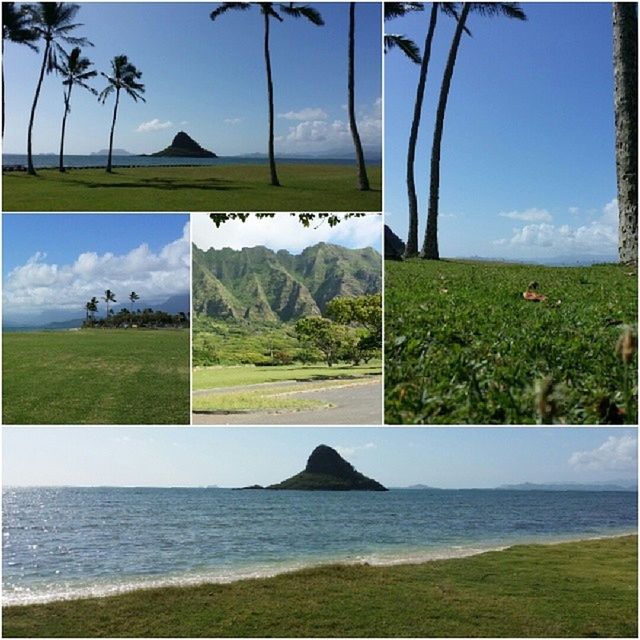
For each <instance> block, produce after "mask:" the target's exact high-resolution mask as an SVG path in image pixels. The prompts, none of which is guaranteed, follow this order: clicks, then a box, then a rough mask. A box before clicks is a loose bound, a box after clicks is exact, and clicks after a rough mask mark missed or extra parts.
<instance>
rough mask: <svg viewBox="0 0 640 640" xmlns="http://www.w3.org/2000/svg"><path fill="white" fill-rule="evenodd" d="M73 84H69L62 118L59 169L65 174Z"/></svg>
mask: <svg viewBox="0 0 640 640" xmlns="http://www.w3.org/2000/svg"><path fill="white" fill-rule="evenodd" d="M72 87H73V83H71V84H69V91H68V92H67V93H66V94H65V96H64V115H63V116H62V132H61V133H60V162H59V166H58V169H59V170H60V171H61V172H62V173H64V130H65V128H66V126H67V114H68V113H69V102H70V101H71V88H72Z"/></svg>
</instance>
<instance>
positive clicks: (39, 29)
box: [27, 2, 93, 176]
mask: <svg viewBox="0 0 640 640" xmlns="http://www.w3.org/2000/svg"><path fill="white" fill-rule="evenodd" d="M27 7H28V8H27V10H28V11H29V14H30V17H31V25H32V28H33V29H34V31H35V32H36V33H37V34H38V37H39V38H42V39H43V40H44V43H45V44H44V55H43V56H42V66H41V67H40V75H39V76H38V84H37V86H36V94H35V96H34V98H33V104H32V105H31V115H30V116H29V131H28V134H27V171H28V172H29V174H31V175H32V176H35V175H36V171H35V169H34V168H33V157H32V148H31V142H32V133H33V121H34V119H35V115H36V107H37V106H38V98H39V97H40V89H41V88H42V81H43V79H44V74H45V71H46V72H47V73H51V72H52V71H54V70H55V69H56V68H57V56H58V54H61V53H62V52H63V51H64V50H63V49H62V47H61V46H60V43H59V41H60V40H61V41H62V42H66V43H68V44H73V45H76V46H87V45H88V46H93V45H92V44H91V42H89V41H88V40H87V39H86V38H74V37H73V36H70V35H68V34H69V33H70V32H71V31H73V30H74V29H76V28H77V27H81V26H82V25H81V24H78V23H74V22H73V20H74V18H75V16H76V14H77V13H78V11H79V9H80V6H79V5H77V4H70V3H68V2H38V3H36V4H33V5H27Z"/></svg>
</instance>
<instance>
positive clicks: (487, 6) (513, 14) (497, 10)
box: [471, 2, 527, 20]
mask: <svg viewBox="0 0 640 640" xmlns="http://www.w3.org/2000/svg"><path fill="white" fill-rule="evenodd" d="M471 11H473V12H474V13H479V14H480V15H481V16H490V17H493V16H505V17H506V18H512V19H514V20H526V19H527V15H526V14H525V12H524V11H523V10H522V7H520V4H519V3H517V2H474V3H472V5H471Z"/></svg>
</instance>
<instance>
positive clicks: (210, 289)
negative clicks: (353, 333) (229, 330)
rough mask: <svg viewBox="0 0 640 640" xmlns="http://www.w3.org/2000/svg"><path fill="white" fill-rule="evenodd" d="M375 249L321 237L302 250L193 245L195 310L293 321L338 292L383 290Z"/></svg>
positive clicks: (315, 312) (250, 318) (318, 308)
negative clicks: (340, 244) (353, 245)
mask: <svg viewBox="0 0 640 640" xmlns="http://www.w3.org/2000/svg"><path fill="white" fill-rule="evenodd" d="M380 289H381V258H380V254H378V253H377V252H376V251H375V250H374V249H372V248H370V247H367V248H365V249H347V248H345V247H340V246H337V245H333V244H327V243H324V242H321V243H319V244H316V245H314V246H312V247H307V248H306V249H305V250H304V251H303V252H302V253H301V254H299V255H293V254H291V253H289V252H288V251H284V250H281V251H278V252H275V251H272V250H271V249H267V248H266V247H249V248H244V249H241V250H239V251H237V250H234V249H229V248H225V249H209V250H208V251H202V250H201V249H199V248H198V247H196V246H195V245H194V247H193V311H194V313H195V314H200V315H206V316H209V317H212V318H217V319H222V320H229V319H235V320H245V321H249V322H289V321H293V320H297V319H298V318H301V317H304V316H313V315H320V314H321V313H322V312H323V311H324V309H325V307H326V305H327V303H328V302H329V301H330V300H332V299H333V298H335V297H337V296H357V295H364V294H371V293H378V292H380Z"/></svg>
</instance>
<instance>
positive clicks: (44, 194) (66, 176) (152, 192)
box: [2, 164, 382, 212]
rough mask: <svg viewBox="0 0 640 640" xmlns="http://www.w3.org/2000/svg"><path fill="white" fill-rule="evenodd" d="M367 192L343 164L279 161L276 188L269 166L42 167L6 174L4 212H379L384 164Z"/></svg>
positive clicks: (375, 169) (375, 172)
mask: <svg viewBox="0 0 640 640" xmlns="http://www.w3.org/2000/svg"><path fill="white" fill-rule="evenodd" d="M368 171H369V177H370V181H371V187H372V190H371V191H368V192H361V191H358V190H357V188H356V170H355V168H354V167H349V166H345V165H325V164H317V165H287V164H282V165H278V175H279V177H280V182H281V184H282V186H281V187H272V186H271V185H270V184H268V182H269V178H268V167H266V166H262V165H220V166H213V167H211V166H208V167H142V168H131V169H129V168H116V169H115V170H114V172H113V173H112V174H108V173H106V171H105V170H104V169H76V170H69V171H67V172H66V173H60V172H58V171H56V170H53V169H42V170H40V171H38V176H37V177H33V176H29V175H27V174H26V173H24V172H11V173H7V174H5V175H4V176H3V180H2V186H3V198H2V204H3V211H123V210H124V211H225V212H226V211H381V208H382V197H381V196H382V192H381V169H380V167H379V166H378V167H375V166H372V167H369V168H368Z"/></svg>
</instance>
